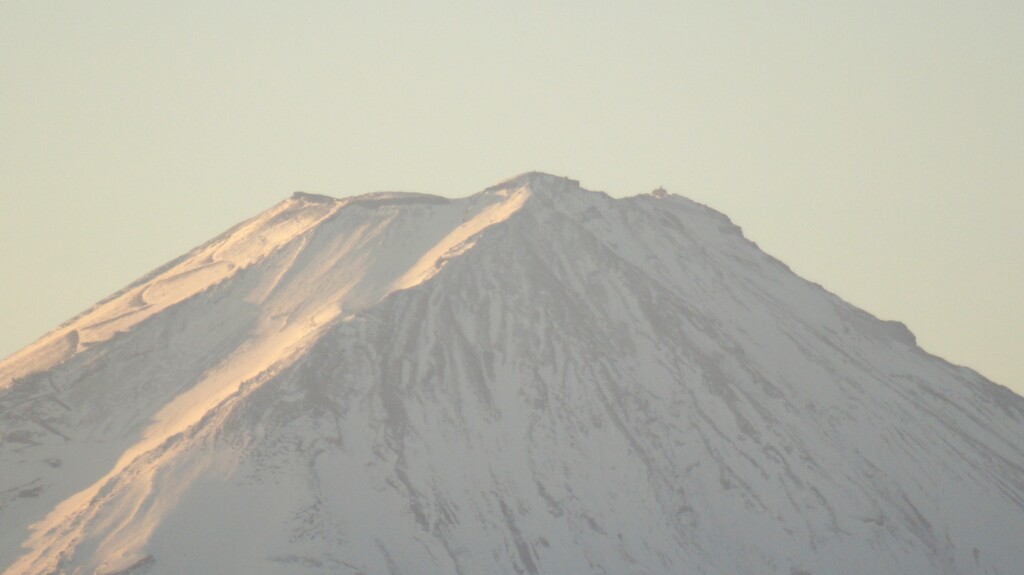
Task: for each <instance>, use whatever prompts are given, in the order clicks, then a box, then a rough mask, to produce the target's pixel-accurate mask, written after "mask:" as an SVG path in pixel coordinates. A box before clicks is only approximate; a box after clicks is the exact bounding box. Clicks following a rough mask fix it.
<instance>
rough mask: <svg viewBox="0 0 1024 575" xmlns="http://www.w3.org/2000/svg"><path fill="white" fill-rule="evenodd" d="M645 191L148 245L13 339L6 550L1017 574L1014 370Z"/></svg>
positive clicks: (304, 203)
mask: <svg viewBox="0 0 1024 575" xmlns="http://www.w3.org/2000/svg"><path fill="white" fill-rule="evenodd" d="M663 195H664V194H661V193H660V192H658V191H656V192H655V193H649V194H641V195H638V196H633V197H627V198H621V199H613V198H611V197H609V196H607V195H604V194H601V193H599V192H590V191H586V190H584V189H583V188H581V187H580V186H579V183H578V182H577V181H575V180H571V179H568V178H564V177H560V176H555V175H551V174H545V173H541V172H528V173H526V174H521V175H519V176H516V177H514V178H510V179H509V180H506V181H504V182H502V183H501V184H498V185H496V186H492V187H490V188H487V190H485V191H484V192H481V193H479V194H475V195H472V196H469V197H465V198H459V199H448V198H443V197H439V196H431V195H426V194H409V193H401V192H377V193H373V194H366V195H362V196H354V197H348V198H341V199H334V198H329V197H327V196H321V195H317V194H306V193H302V192H299V193H296V194H295V195H293V196H292V198H293V201H284V202H280V203H278V204H277V205H275V206H273V207H272V208H270V209H268V210H267V211H265V212H263V213H261V214H259V215H258V216H256V217H254V218H252V219H250V220H247V221H245V222H242V223H241V224H239V225H237V226H235V227H233V228H231V229H230V230H228V231H227V232H225V233H224V234H222V235H220V236H218V237H216V238H214V239H212V240H211V241H209V242H207V243H205V244H203V245H201V246H199V247H197V248H195V249H194V250H192V251H190V252H189V253H187V254H185V255H183V256H182V257H180V258H178V259H176V260H174V261H172V262H170V263H169V264H167V265H165V266H162V267H161V268H158V269H157V270H155V271H154V272H152V273H151V274H149V275H147V276H145V277H143V278H141V279H140V280H138V281H137V282H135V283H133V284H131V285H129V286H127V287H126V288H125V289H124V290H122V291H120V292H118V293H117V294H114V296H112V297H110V298H108V299H106V300H104V301H102V302H100V303H99V304H97V305H96V306H94V307H93V308H92V309H90V310H88V311H87V312H85V313H83V314H82V315H80V316H78V317H76V318H74V319H73V320H71V321H69V322H68V323H66V324H64V325H63V326H61V327H59V328H58V329H56V330H55V331H54V332H52V333H51V334H49V335H48V336H46V337H44V338H43V339H41V340H40V341H39V342H37V343H36V344H33V346H30V347H29V348H26V349H25V350H23V351H22V352H19V353H18V354H16V355H14V356H12V357H11V358H9V359H7V360H5V361H3V362H0V470H2V473H0V571H3V572H4V573H5V574H9V575H13V574H18V575H22V574H26V575H34V574H37V573H39V574H41V573H54V572H68V573H71V572H83V573H108V574H109V573H129V572H131V573H147V574H149V575H157V574H164V573H167V574H170V573H229V572H230V573H294V572H299V571H302V572H304V573H324V574H326V573H349V574H354V573H387V572H390V573H422V572H431V573H531V574H538V573H586V572H594V571H602V572H609V573H638V572H643V573H684V572H697V573H752V572H760V571H764V570H765V566H766V565H768V566H770V569H771V570H772V571H775V572H781V573H820V572H833V571H841V572H879V573H920V574H925V573H944V574H959V573H1007V574H1008V573H1015V572H1017V571H1019V566H1020V565H1021V564H1024V548H1022V547H1021V545H1020V533H1021V532H1024V446H1022V445H1021V444H1020V441H1019V440H1020V438H1021V437H1024V399H1022V398H1020V397H1018V396H1016V395H1014V394H1013V393H1012V392H1010V391H1009V390H1006V389H1005V388H1002V387H999V386H997V385H995V384H993V383H992V382H989V381H987V380H985V379H984V378H982V377H981V376H980V375H978V374H976V373H974V372H971V371H970V370H967V369H961V368H957V367H955V366H951V365H949V364H947V363H945V362H944V361H942V360H940V359H938V358H934V357H932V356H929V355H928V354H926V353H923V352H922V351H921V350H920V349H919V348H918V347H917V345H916V343H915V341H914V339H913V336H912V335H911V334H910V333H909V331H907V330H906V328H905V327H904V326H902V324H899V323H896V322H883V321H880V320H878V319H877V318H875V317H874V316H872V315H871V314H869V313H867V312H864V311H862V310H859V309H857V308H855V307H854V306H852V305H850V304H848V303H847V302H844V301H843V300H841V299H840V298H838V297H836V296H835V295H833V294H830V293H829V292H827V291H825V290H824V289H822V288H821V287H820V286H817V285H816V284H812V283H810V282H808V281H806V280H804V279H802V278H800V277H797V276H796V275H795V274H793V273H792V272H791V271H790V270H789V268H787V267H785V266H784V265H780V263H779V262H778V261H777V260H775V259H774V258H771V257H770V256H768V255H767V254H765V253H763V252H761V251H760V250H759V249H758V248H757V247H756V245H754V244H753V243H752V242H750V241H749V240H747V239H745V238H744V237H743V235H742V234H741V233H740V232H739V229H738V228H736V227H735V226H733V225H732V224H731V223H730V222H729V220H728V219H727V218H726V217H725V216H724V215H722V214H719V213H718V212H715V211H714V210H711V209H710V208H707V207H704V206H701V205H699V204H696V203H694V202H691V201H689V200H686V199H685V198H682V197H680V196H674V195H666V196H665V197H664V198H661V197H659V196H663ZM225 550H228V551H225ZM5 569H6V570H5Z"/></svg>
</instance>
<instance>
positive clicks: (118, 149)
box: [0, 0, 1024, 393]
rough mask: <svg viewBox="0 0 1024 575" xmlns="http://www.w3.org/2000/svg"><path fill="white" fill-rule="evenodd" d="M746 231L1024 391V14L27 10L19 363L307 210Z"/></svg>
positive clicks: (0, 181) (1, 308)
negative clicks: (590, 210)
mask: <svg viewBox="0 0 1024 575" xmlns="http://www.w3.org/2000/svg"><path fill="white" fill-rule="evenodd" d="M530 170H541V171H546V172H551V173H555V174H559V175H566V176H570V177H573V178H575V179H579V180H581V183H582V185H583V186H584V187H587V188H589V189H596V190H603V191H606V192H608V193H610V194H611V195H613V196H625V195H633V194H636V193H641V192H647V191H650V190H652V189H653V188H656V187H658V186H664V187H665V188H667V189H668V190H669V191H671V192H674V193H679V194H682V195H685V196H687V197H689V198H691V199H694V200H697V201H700V202H702V203H705V204H708V205H710V206H711V207H713V208H715V209H718V210H719V211H722V212H724V213H726V214H727V215H729V216H730V217H731V218H732V220H733V221H734V222H736V223H737V224H739V225H740V226H742V227H743V229H744V230H745V232H746V234H747V236H748V237H750V238H751V239H753V240H755V241H756V242H758V244H759V245H760V246H761V247H762V248H763V249H764V250H766V251H767V252H769V253H771V254H772V255H774V256H776V257H778V258H779V259H781V260H783V261H784V262H786V263H787V264H789V265H790V266H791V267H792V268H793V269H794V270H795V271H796V272H797V273H799V274H800V275H802V276H804V277H805V278H807V279H810V280H812V281H815V282H817V283H820V284H822V285H824V286H825V287H826V288H827V289H829V290H830V291H832V292H834V293H837V294H838V295H840V296H841V297H843V298H845V299H846V300H848V301H850V302H851V303H853V304H855V305H858V306H860V307H862V308H864V309H866V310H868V311H869V312H871V313H873V314H875V315H877V316H879V317H882V318H885V319H897V320H900V321H903V322H904V323H906V324H907V325H908V326H909V327H910V328H911V330H913V331H914V333H915V334H916V335H917V337H918V341H919V343H920V344H921V345H922V346H923V347H924V348H925V349H926V350H928V351H929V352H931V353H934V354H936V355H939V356H942V357H944V358H946V359H948V360H950V361H952V362H954V363H958V364H961V365H967V366H970V367H972V368H974V369H976V370H978V371H980V372H981V373H982V374H984V375H986V376H987V377H989V378H990V379H992V380H994V381H996V382H997V383H1001V384H1003V385H1006V386H1008V387H1010V388H1012V389H1014V390H1016V391H1017V392H1018V393H1024V296H1022V295H1021V294H1024V223H1022V222H1024V3H1021V2H1019V1H1005V2H985V1H972V2H967V1H962V2H941V1H934V0H931V1H927V2H924V1H910V0H900V1H898V2H892V1H891V0H889V1H884V2H879V1H867V2H816V1H807V2H706V3H690V2H683V1H680V0H674V1H665V2H661V1H651V2H605V1H598V0H590V1H586V2H583V1H579V2H551V1H548V2H524V1H517V2H510V1H504V2H492V1H478V2H455V1H431V2H422V1H420V2H381V1H377V2H362V3H356V2H346V1H333V2H327V1H322V2H299V1H295V2H269V1H265V2H264V1H252V0H250V1H247V2H216V1H210V0H203V1H199V2H197V1H176V2H140V1H124V2H109V1H95V2H79V1H73V2H46V1H41V0H31V1H27V0H26V1H15V0H0V318H2V323H0V356H2V357H6V356H7V355H9V354H11V353H13V352H14V351H16V350H17V349H18V348H20V347H22V346H24V345H26V344H28V343H30V342H31V341H32V340H34V339H36V338H37V337H39V336H41V335H42V334H44V333H45V332H47V331H49V330H51V329H52V328H54V327H56V326H57V325H58V324H60V323H61V322H63V321H64V320H67V319H69V318H70V317H72V316H73V315H75V314H77V313H78V312H81V311H83V310H84V309H86V308H87V307H88V306H89V305H91V304H92V303H94V302H95V301H97V300H99V299H101V298H103V297H104V296H106V295H108V294H110V293H112V292H114V291H116V290H118V289H120V288H121V287H124V286H125V285H126V284H128V283H129V282H131V281H132V280H133V279H135V278H137V277H139V276H140V275H142V274H144V273H146V272H147V271H149V270H150V269H152V268H155V267H157V266H159V265H160V264H162V263H164V262H166V261H167V260H169V259H171V258H173V257H176V256H178V255H180V254H182V253H184V252H185V251H186V250H188V249H189V248H191V247H193V246H195V245H197V244H199V243H202V242H203V241H205V240H207V239H210V238H211V237H213V236H214V235H216V234H218V233H220V232H222V231H224V230H225V229H227V228H228V227H229V226H231V225H233V224H235V223H237V222H238V221H240V220H243V219H245V218H247V217H250V216H252V215H255V214H256V213H258V212H260V211H262V210H264V209H266V208H268V207H270V206H271V205H273V204H274V203H276V202H278V201H280V200H282V199H284V198H285V197H287V196H288V195H290V194H291V192H293V191H295V190H304V191H308V192H317V193H322V194H327V195H333V196H347V195H353V194H360V193H366V192H370V191H376V190H407V191H420V192H430V193H437V194H442V195H447V196H465V195H468V194H471V193H474V192H476V191H478V190H480V189H482V188H484V187H487V186H489V185H491V184H494V183H496V182H498V181H500V180H502V179H505V178H507V177H509V176H512V175H515V174H518V173H521V172H524V171H530Z"/></svg>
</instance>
